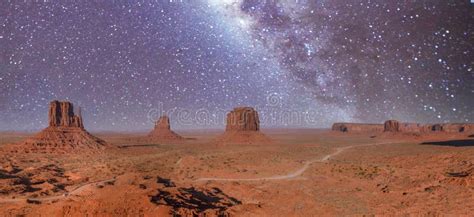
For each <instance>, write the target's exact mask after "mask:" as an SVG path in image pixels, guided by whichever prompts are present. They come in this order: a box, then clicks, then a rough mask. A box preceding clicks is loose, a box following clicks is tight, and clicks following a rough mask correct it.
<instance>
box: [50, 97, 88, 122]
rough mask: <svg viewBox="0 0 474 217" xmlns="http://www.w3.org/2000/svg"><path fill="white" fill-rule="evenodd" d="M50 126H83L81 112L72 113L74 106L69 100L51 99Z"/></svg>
mask: <svg viewBox="0 0 474 217" xmlns="http://www.w3.org/2000/svg"><path fill="white" fill-rule="evenodd" d="M48 118H49V126H50V127H79V128H84V124H83V122H82V117H81V112H80V110H79V114H78V115H75V114H74V106H73V104H72V103H70V102H60V101H56V100H55V101H52V102H51V103H50V104H49V114H48Z"/></svg>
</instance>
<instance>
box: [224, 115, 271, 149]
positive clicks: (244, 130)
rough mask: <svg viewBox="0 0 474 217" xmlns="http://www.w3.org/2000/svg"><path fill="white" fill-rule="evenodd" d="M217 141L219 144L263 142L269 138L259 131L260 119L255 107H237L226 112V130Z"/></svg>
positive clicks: (267, 141)
mask: <svg viewBox="0 0 474 217" xmlns="http://www.w3.org/2000/svg"><path fill="white" fill-rule="evenodd" d="M219 141H220V143H221V144H232V143H234V144H265V143H269V142H270V139H269V138H268V137H267V136H265V135H264V134H263V133H262V132H260V119H259V117H258V112H257V111H256V110H255V109H253V108H251V107H237V108H235V109H234V110H232V111H230V112H229V113H228V114H227V125H226V130H225V133H224V135H222V136H221V137H220V138H219Z"/></svg>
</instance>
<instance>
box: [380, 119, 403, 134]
mask: <svg viewBox="0 0 474 217" xmlns="http://www.w3.org/2000/svg"><path fill="white" fill-rule="evenodd" d="M383 126H384V127H383V131H384V132H400V122H398V121H396V120H388V121H385V123H384V124H383Z"/></svg>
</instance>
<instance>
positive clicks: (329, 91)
mask: <svg viewBox="0 0 474 217" xmlns="http://www.w3.org/2000/svg"><path fill="white" fill-rule="evenodd" d="M473 25H474V5H473V4H470V3H469V2H468V1H443V0H434V1H413V2H407V1H382V0H380V1H378V0H376V1H373V0H371V1H367V0H366V1H342V0H318V1H313V0H292V1H283V0H268V1H260V0H197V1H185V0H168V1H164V0H163V1H138V2H132V1H87V2H83V1H68V2H60V1H51V2H49V1H46V2H43V1H41V2H36V1H21V2H20V1H18V2H17V1H2V2H1V3H0V47H1V51H0V113H1V114H2V115H1V116H0V130H34V129H39V128H42V127H44V126H45V125H46V122H47V117H46V114H47V106H48V103H49V101H51V100H53V99H61V100H70V101H72V102H73V103H75V104H76V105H79V106H81V107H82V110H83V114H84V119H85V122H86V127H87V128H89V129H93V130H146V129H150V128H151V126H152V119H154V118H155V117H151V116H153V115H156V113H160V114H161V113H162V112H166V113H168V114H169V113H172V114H174V116H173V115H171V117H172V121H173V122H174V125H175V126H176V127H177V128H219V127H221V126H220V125H222V124H223V122H222V120H220V119H219V118H217V116H220V117H222V118H223V116H224V115H225V112H226V111H228V110H230V109H231V108H233V107H235V106H242V105H247V106H253V107H257V109H258V110H259V112H260V114H261V116H262V124H263V125H265V126H267V127H328V126H330V124H331V123H332V122H336V121H353V122H381V121H383V120H386V119H389V118H394V119H399V120H401V121H409V122H472V121H473V119H474V110H473V109H472V108H473V106H474V84H473V82H474V72H473V67H474V55H473V52H474V44H473V43H474V27H473ZM211 119H217V120H218V121H208V120H211ZM203 120H204V121H203Z"/></svg>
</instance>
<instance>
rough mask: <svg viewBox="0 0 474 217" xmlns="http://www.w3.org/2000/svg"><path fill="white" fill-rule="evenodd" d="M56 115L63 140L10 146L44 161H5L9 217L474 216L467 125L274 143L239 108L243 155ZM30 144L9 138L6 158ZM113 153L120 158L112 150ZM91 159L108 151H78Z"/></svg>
mask: <svg viewBox="0 0 474 217" xmlns="http://www.w3.org/2000/svg"><path fill="white" fill-rule="evenodd" d="M51 111H52V112H50V126H49V127H48V128H47V129H46V130H48V129H50V130H51V129H53V130H51V131H53V133H52V134H55V136H48V137H46V138H44V137H45V136H42V137H41V138H43V139H42V140H40V141H43V140H46V141H47V142H38V140H29V141H30V142H26V143H23V144H21V145H16V146H11V147H18V148H20V147H24V146H25V145H26V144H28V145H29V146H28V147H30V148H29V149H28V150H34V151H29V152H23V151H19V152H16V153H15V152H10V151H7V150H8V149H7V150H3V152H2V153H1V155H2V156H3V157H2V158H0V213H1V214H2V216H345V215H421V216H424V215H428V216H438V215H452V216H469V215H472V213H473V212H474V135H473V134H474V132H472V130H471V129H472V128H470V127H469V126H471V125H462V126H461V127H464V129H463V130H462V131H461V130H459V129H460V127H459V128H456V127H453V125H447V124H443V125H440V126H439V127H438V126H437V127H434V128H435V130H433V128H430V130H429V131H428V130H427V131H421V130H417V132H418V133H419V134H420V135H422V136H412V134H409V133H406V132H403V129H404V128H403V126H404V123H400V122H396V121H389V122H386V123H385V124H378V125H377V126H381V130H379V127H377V130H374V128H373V125H359V126H357V125H355V124H348V125H346V124H344V125H343V126H342V127H344V126H349V128H355V126H357V127H358V131H357V132H351V131H347V130H340V129H341V128H340V127H341V125H338V126H337V127H335V128H333V129H334V130H332V131H331V130H311V129H299V130H298V129H293V130H289V129H282V130H267V131H265V135H264V134H263V133H262V132H261V131H260V130H261V129H260V123H259V119H258V114H257V112H256V111H255V110H254V109H252V108H237V109H235V110H234V111H232V112H231V113H229V116H228V124H227V127H226V132H225V133H224V137H225V139H227V140H230V141H232V142H235V141H237V143H238V142H241V141H242V140H241V138H239V137H241V136H242V135H252V136H250V137H249V138H250V139H251V140H250V139H249V140H247V139H248V138H246V137H245V139H244V142H243V143H240V144H233V145H226V146H217V145H216V144H218V143H219V142H221V141H219V140H216V139H215V138H216V137H219V132H206V133H204V131H188V132H184V133H182V134H183V136H185V137H192V138H196V139H194V140H184V141H183V142H182V143H177V144H167V143H159V142H157V143H150V142H149V141H144V140H141V139H136V140H135V139H134V138H140V137H139V136H137V135H136V134H113V133H108V134H101V137H102V138H103V139H104V140H105V141H107V143H106V142H103V141H101V140H99V139H97V138H95V137H93V136H91V135H90V134H88V133H87V132H86V131H85V130H84V129H83V127H82V119H81V118H80V114H79V115H74V113H73V109H72V105H71V104H69V103H60V102H53V103H52V104H51ZM397 123H398V124H397ZM157 125H158V127H157V128H158V130H159V131H160V132H162V131H166V132H169V131H168V130H170V128H169V120H166V119H165V118H162V119H161V121H158V124H157ZM366 126H368V128H364V127H366ZM397 126H398V127H397ZM410 126H411V127H413V128H415V126H418V125H410ZM419 126H424V125H419ZM431 126H434V125H431ZM456 126H458V125H456ZM438 128H440V130H438ZM452 128H454V129H458V130H452ZM364 129H366V131H364ZM423 129H424V128H423ZM448 129H449V131H447V130H448ZM340 131H343V132H344V133H343V132H340ZM384 131H386V132H384ZM77 132H81V133H79V134H78V133H77ZM43 134H44V133H43V132H42V133H40V134H39V135H43ZM257 134H258V135H259V136H254V135H257ZM79 135H81V136H79ZM82 135H88V136H85V137H83V136H82ZM229 135H231V136H229ZM24 136H25V135H23V134H12V133H2V134H0V138H1V139H0V147H4V146H5V144H6V143H10V141H17V140H18V139H21V138H23V137H24ZM16 137H18V138H16ZM37 137H38V136H37ZM58 137H59V138H65V139H59V138H58ZM220 137H222V136H220ZM263 137H264V138H266V139H262V140H260V138H263ZM236 138H238V139H236ZM255 138H257V139H255ZM234 139H236V140H234ZM31 141H36V142H31ZM85 141H87V142H85ZM249 141H251V142H249ZM260 141H264V142H260ZM32 144H35V145H32ZM38 144H46V145H40V147H41V148H39V147H36V146H38ZM105 144H111V145H110V146H113V147H117V148H106V149H104V148H105V147H108V146H106V145H105ZM260 144H261V145H260ZM9 147H10V146H9ZM31 147H34V148H31ZM87 149H92V150H95V149H100V150H102V151H100V152H88V151H71V150H87ZM45 150H46V151H45ZM52 150H54V151H52ZM60 150H62V151H60ZM65 153H66V154H65Z"/></svg>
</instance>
